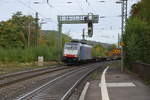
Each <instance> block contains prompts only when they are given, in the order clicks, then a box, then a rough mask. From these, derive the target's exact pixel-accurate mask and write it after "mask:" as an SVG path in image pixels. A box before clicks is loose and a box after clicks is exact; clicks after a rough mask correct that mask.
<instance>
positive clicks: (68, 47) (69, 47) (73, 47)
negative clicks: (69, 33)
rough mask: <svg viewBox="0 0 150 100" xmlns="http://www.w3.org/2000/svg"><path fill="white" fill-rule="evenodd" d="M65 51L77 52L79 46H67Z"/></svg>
mask: <svg viewBox="0 0 150 100" xmlns="http://www.w3.org/2000/svg"><path fill="white" fill-rule="evenodd" d="M65 49H67V50H77V45H72V44H71V45H65Z"/></svg>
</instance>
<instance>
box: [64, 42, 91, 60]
mask: <svg viewBox="0 0 150 100" xmlns="http://www.w3.org/2000/svg"><path fill="white" fill-rule="evenodd" d="M62 60H63V62H65V63H76V62H84V61H89V60H92V46H91V45H88V44H86V43H81V42H68V43H65V45H64V51H63V59H62Z"/></svg>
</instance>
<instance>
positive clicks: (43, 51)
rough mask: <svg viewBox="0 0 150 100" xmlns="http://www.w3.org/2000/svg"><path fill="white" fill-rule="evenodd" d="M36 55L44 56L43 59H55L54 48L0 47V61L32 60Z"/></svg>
mask: <svg viewBox="0 0 150 100" xmlns="http://www.w3.org/2000/svg"><path fill="white" fill-rule="evenodd" d="M38 56H44V58H45V61H50V60H57V57H58V53H57V50H56V48H50V47H48V46H40V47H36V48H26V49H21V48H13V49H0V62H4V63H7V62H34V61H37V57H38Z"/></svg>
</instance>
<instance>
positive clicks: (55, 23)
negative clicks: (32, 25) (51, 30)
mask: <svg viewBox="0 0 150 100" xmlns="http://www.w3.org/2000/svg"><path fill="white" fill-rule="evenodd" d="M18 2H19V3H20V4H22V5H24V6H26V7H27V8H29V9H31V10H32V11H33V12H38V11H36V10H35V9H33V8H32V7H30V6H29V5H27V4H26V3H24V2H22V1H20V0H18ZM38 14H39V15H40V16H41V17H43V18H42V19H47V17H45V16H44V15H43V14H41V13H39V12H38ZM50 20H51V21H49V22H54V21H52V19H51V18H50ZM54 23H55V24H57V23H56V22H54Z"/></svg>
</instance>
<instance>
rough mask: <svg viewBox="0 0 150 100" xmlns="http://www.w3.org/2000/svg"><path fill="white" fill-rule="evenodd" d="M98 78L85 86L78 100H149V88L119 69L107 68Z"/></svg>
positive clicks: (134, 76) (133, 76) (135, 77)
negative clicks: (99, 78)
mask: <svg viewBox="0 0 150 100" xmlns="http://www.w3.org/2000/svg"><path fill="white" fill-rule="evenodd" d="M100 77H101V80H94V81H91V82H89V83H87V84H86V85H85V87H84V90H83V91H82V94H81V96H80V99H79V100H150V88H149V87H148V86H146V85H145V84H144V83H143V82H142V81H141V80H140V79H139V78H138V77H137V76H136V75H133V74H129V73H125V72H123V73H122V72H121V71H120V68H119V67H115V66H109V67H107V68H106V69H105V70H104V71H103V73H102V75H101V76H100Z"/></svg>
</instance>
